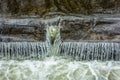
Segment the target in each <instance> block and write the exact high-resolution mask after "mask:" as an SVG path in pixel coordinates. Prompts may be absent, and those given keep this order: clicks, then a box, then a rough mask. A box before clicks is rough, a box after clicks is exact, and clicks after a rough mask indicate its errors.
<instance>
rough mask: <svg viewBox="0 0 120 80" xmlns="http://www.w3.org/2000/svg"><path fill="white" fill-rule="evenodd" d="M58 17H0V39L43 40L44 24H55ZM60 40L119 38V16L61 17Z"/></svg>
mask: <svg viewBox="0 0 120 80" xmlns="http://www.w3.org/2000/svg"><path fill="white" fill-rule="evenodd" d="M58 19H59V17H55V18H49V19H42V18H40V19H35V18H34V19H33V18H32V19H29V18H25V19H22V18H21V19H17V18H14V19H10V18H7V19H6V18H4V19H0V33H1V35H0V41H45V33H46V31H45V27H46V26H45V25H46V24H49V25H57V23H58ZM60 24H61V38H62V40H65V41H67V40H120V18H119V16H118V15H117V17H115V16H111V17H109V18H107V17H104V16H101V17H96V16H91V17H90V16H89V17H83V18H82V17H75V16H63V17H61V23H60Z"/></svg>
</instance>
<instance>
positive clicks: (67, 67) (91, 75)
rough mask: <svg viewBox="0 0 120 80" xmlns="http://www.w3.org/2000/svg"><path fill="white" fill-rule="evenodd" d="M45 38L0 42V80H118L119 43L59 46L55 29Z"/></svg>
mask: <svg viewBox="0 0 120 80" xmlns="http://www.w3.org/2000/svg"><path fill="white" fill-rule="evenodd" d="M46 38H47V40H46V42H0V59H1V60H0V80H120V62H119V60H120V43H119V42H110V41H108V42H107V41H105V42H103V41H98V42H95V41H81V42H61V39H60V27H57V26H48V27H47V33H46ZM57 55H62V56H57ZM46 56H49V57H46ZM64 56H66V57H67V58H66V57H64ZM69 56H72V58H71V57H69ZM40 59H42V60H40ZM73 59H75V60H73ZM19 60H20V61H19ZM21 60H22V61H21ZM113 60H114V61H113ZM103 61H104V62H103Z"/></svg>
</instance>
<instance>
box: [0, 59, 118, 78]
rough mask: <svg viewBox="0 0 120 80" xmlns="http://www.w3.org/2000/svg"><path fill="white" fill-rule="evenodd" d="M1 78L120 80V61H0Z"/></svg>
mask: <svg viewBox="0 0 120 80" xmlns="http://www.w3.org/2000/svg"><path fill="white" fill-rule="evenodd" d="M0 80H120V61H119V62H115V61H108V62H99V61H73V60H70V59H64V58H61V57H48V58H46V59H44V60H42V61H35V60H34V61H32V60H25V61H15V60H9V61H4V60H2V61H0Z"/></svg>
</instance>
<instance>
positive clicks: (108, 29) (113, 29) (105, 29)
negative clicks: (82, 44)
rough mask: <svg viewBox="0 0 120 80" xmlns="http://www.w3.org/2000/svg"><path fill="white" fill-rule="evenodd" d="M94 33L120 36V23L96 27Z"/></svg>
mask: <svg viewBox="0 0 120 80" xmlns="http://www.w3.org/2000/svg"><path fill="white" fill-rule="evenodd" d="M93 31H95V32H97V33H108V34H120V22H118V23H114V24H108V25H99V26H96V27H95V28H94V29H93Z"/></svg>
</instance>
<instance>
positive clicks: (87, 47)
mask: <svg viewBox="0 0 120 80" xmlns="http://www.w3.org/2000/svg"><path fill="white" fill-rule="evenodd" d="M60 53H61V54H63V55H69V56H72V57H73V58H75V59H77V60H87V61H89V60H101V61H108V60H115V61H119V60H120V43H119V42H102V41H98V42H95V41H91V42H90V41H81V42H63V44H61V46H60Z"/></svg>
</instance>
